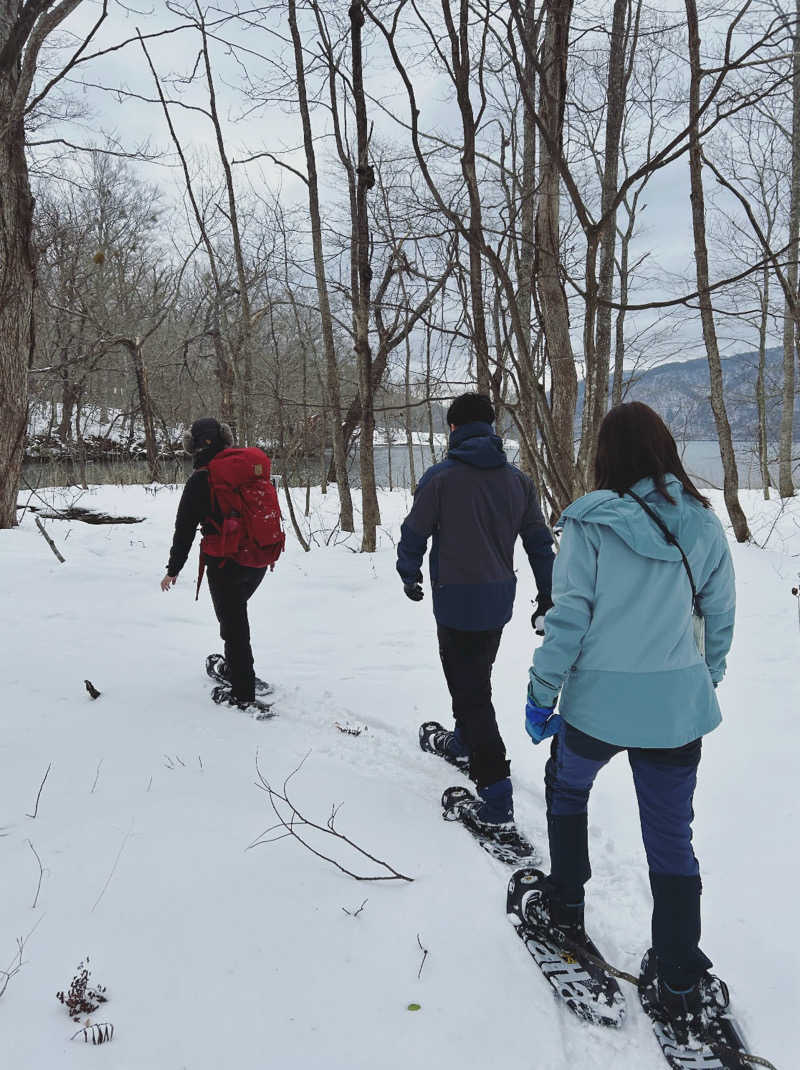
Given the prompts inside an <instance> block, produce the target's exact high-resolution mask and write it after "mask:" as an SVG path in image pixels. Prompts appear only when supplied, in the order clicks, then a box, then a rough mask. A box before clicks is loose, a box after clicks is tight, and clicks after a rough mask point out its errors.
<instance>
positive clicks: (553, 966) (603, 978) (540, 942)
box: [506, 868, 625, 1027]
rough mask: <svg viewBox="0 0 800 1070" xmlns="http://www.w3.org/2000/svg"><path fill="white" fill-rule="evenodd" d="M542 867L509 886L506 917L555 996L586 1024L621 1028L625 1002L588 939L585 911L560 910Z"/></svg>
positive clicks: (524, 871) (522, 872)
mask: <svg viewBox="0 0 800 1070" xmlns="http://www.w3.org/2000/svg"><path fill="white" fill-rule="evenodd" d="M547 893H548V881H547V878H546V877H545V875H544V874H543V873H542V872H541V871H540V870H538V869H530V868H526V869H520V870H517V872H516V873H515V874H514V875H513V876H512V878H511V880H510V881H509V884H508V896H507V898H506V913H507V914H508V920H509V921H510V922H511V924H512V925H513V926H514V927H515V929H516V931H517V935H518V936H519V938H520V939H521V940H522V942H523V943H524V944H525V947H526V948H527V949H528V952H529V954H530V956H531V958H532V959H533V960H534V962H535V963H536V965H537V966H538V967H539V969H540V970H541V971H542V973H543V974H544V977H545V979H546V980H547V981H548V983H549V984H550V986H551V987H552V989H553V991H554V992H555V993H556V995H557V996H558V997H559V998H560V999H562V1000H564V1002H565V1003H566V1005H567V1006H568V1007H569V1009H570V1010H571V1011H572V1012H573V1014H576V1015H577V1016H578V1017H579V1018H581V1019H583V1021H585V1022H591V1023H592V1024H594V1025H603V1026H613V1027H618V1026H621V1025H622V1021H623V1018H624V1017H625V998H624V996H623V995H622V992H621V991H620V988H619V985H618V984H617V982H616V980H615V979H614V978H613V977H612V976H610V974H608V973H607V972H606V971H605V970H604V969H603V964H602V963H603V956H602V955H601V954H600V952H599V951H598V950H597V948H596V947H595V945H594V944H593V943H592V941H591V940H590V939H589V937H588V936H587V935H586V931H585V929H584V927H583V907H579V908H574V907H573V908H570V907H561V908H560V909H559V904H557V903H556V902H555V901H553V900H552V899H550V897H549V896H548V894H547Z"/></svg>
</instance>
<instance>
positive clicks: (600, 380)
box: [578, 0, 629, 489]
mask: <svg viewBox="0 0 800 1070" xmlns="http://www.w3.org/2000/svg"><path fill="white" fill-rule="evenodd" d="M628 3H629V0H614V13H613V17H612V23H611V43H610V51H609V57H608V85H607V93H606V138H605V147H604V153H603V177H602V183H601V197H600V230H599V256H600V264H599V270H598V272H597V274H595V256H594V250H593V242H592V239H591V238H590V239H589V252H588V255H587V268H588V269H589V270H587V273H586V330H585V332H584V350H585V351H584V360H585V367H586V375H585V379H584V382H585V393H584V398H583V422H582V428H581V445H580V449H579V451H578V468H579V470H580V471H581V472H582V473H583V478H584V486H586V487H587V489H589V487H590V486H591V485H592V484H591V478H590V473H591V471H592V469H593V466H594V455H595V450H596V447H597V434H598V431H599V430H600V424H601V422H602V420H603V417H604V416H605V414H606V410H607V409H608V373H609V369H610V365H611V305H610V302H611V297H612V294H613V289H614V255H615V252H616V241H617V212H616V208H615V200H616V196H617V186H618V183H619V150H620V139H621V137H622V123H623V120H624V117H625V89H626V77H625V67H626V63H625V59H626V51H627V34H626V32H625V23H626V16H627V12H628Z"/></svg>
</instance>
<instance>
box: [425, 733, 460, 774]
mask: <svg viewBox="0 0 800 1070" xmlns="http://www.w3.org/2000/svg"><path fill="white" fill-rule="evenodd" d="M419 745H420V747H421V748H422V750H424V751H427V753H428V754H437V755H438V756H439V757H440V758H444V760H445V761H446V762H449V763H450V765H454V766H455V767H456V769H460V770H461V771H462V772H464V773H467V774H468V773H469V751H468V750H467V746H466V744H465V743H464V740H463V739H462V738H461V733H460V732H459V730H458V726H457V725H456V730H455V732H448V730H447V729H446V728H445V727H444V726H443V725H441V724H439V722H438V721H426V722H425V724H421V725H420V726H419Z"/></svg>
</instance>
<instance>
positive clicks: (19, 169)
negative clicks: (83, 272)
mask: <svg viewBox="0 0 800 1070" xmlns="http://www.w3.org/2000/svg"><path fill="white" fill-rule="evenodd" d="M15 9H16V5H15V4H13V3H9V2H8V0H0V48H2V47H3V46H4V45H5V44H6V41H7V40H8V37H9V34H10V32H11V30H12V29H13V19H14V11H15ZM18 75H19V69H18V65H17V64H14V66H13V67H12V69H11V70H6V71H4V70H0V128H1V127H2V126H3V125H4V124H5V117H6V115H7V114H8V113H9V111H10V109H11V102H12V101H13V99H14V95H15V92H16V88H17V78H18ZM35 289H36V255H35V252H34V248H33V196H32V195H31V189H30V183H29V181H28V165H27V162H26V160H25V130H24V127H23V123H22V119H20V120H19V121H18V122H16V123H13V124H10V125H9V126H8V128H7V129H5V130H3V132H2V136H0V528H10V527H13V526H14V525H15V524H16V522H17V492H18V490H19V484H20V480H21V478H22V460H23V456H24V453H25V432H26V430H27V426H28V369H29V367H30V366H31V364H32V362H33V347H34V324H33V295H34V291H35Z"/></svg>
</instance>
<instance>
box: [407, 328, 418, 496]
mask: <svg viewBox="0 0 800 1070" xmlns="http://www.w3.org/2000/svg"><path fill="white" fill-rule="evenodd" d="M405 378H406V382H405V387H406V397H405V401H406V414H405V415H406V447H407V449H408V478H409V480H410V481H411V493H412V494H415V493H416V490H417V474H416V472H415V471H414V435H413V433H412V430H411V343H410V342H409V340H408V339H407V338H406V377H405Z"/></svg>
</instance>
